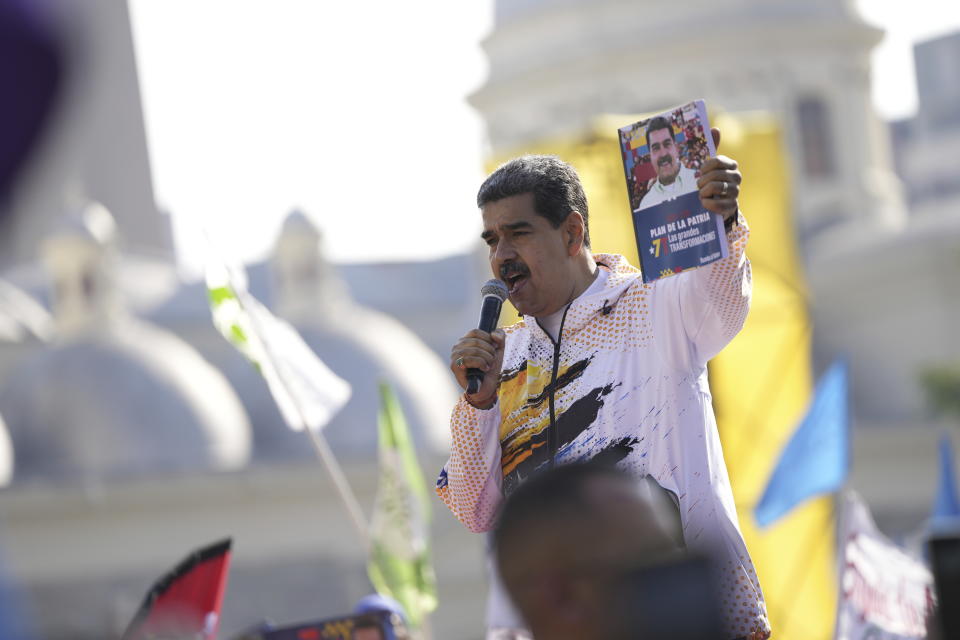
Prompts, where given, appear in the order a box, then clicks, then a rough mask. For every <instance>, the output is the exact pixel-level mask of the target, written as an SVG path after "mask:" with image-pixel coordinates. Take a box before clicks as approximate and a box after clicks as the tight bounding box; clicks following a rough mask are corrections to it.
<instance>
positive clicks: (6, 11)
mask: <svg viewBox="0 0 960 640" xmlns="http://www.w3.org/2000/svg"><path fill="white" fill-rule="evenodd" d="M38 4H41V3H28V2H26V1H24V0H0V95H2V96H3V99H2V100H0V202H2V201H3V200H4V199H5V198H6V196H7V194H8V192H9V190H10V187H11V185H12V184H13V181H14V179H15V178H16V175H17V172H18V169H20V167H21V166H22V164H23V161H24V159H25V158H26V157H27V155H28V153H29V151H30V149H31V147H33V145H34V142H35V141H36V140H37V137H38V136H39V134H40V132H41V131H42V130H43V125H44V124H45V122H46V120H47V118H48V117H49V115H50V113H51V111H52V107H53V105H54V103H55V101H56V97H57V95H58V90H59V88H60V83H61V79H62V76H63V56H62V48H61V46H60V42H59V40H58V39H57V37H56V34H55V33H54V30H53V29H51V28H50V25H49V24H48V23H47V22H46V21H45V20H44V15H43V14H42V13H41V11H40V10H39V9H38V8H37V5H38ZM0 211H2V208H0Z"/></svg>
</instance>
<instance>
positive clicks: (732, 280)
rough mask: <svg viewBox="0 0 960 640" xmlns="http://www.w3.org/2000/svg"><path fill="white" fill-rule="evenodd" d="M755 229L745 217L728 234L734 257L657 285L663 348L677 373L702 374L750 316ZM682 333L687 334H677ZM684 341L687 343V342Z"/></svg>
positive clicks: (657, 317) (658, 324) (659, 340)
mask: <svg viewBox="0 0 960 640" xmlns="http://www.w3.org/2000/svg"><path fill="white" fill-rule="evenodd" d="M749 237H750V228H749V227H748V226H747V221H746V219H745V218H744V217H743V214H742V213H738V214H737V224H736V225H734V226H733V227H732V228H731V229H730V231H729V232H728V233H727V243H728V247H729V255H728V256H727V257H726V258H723V259H722V260H717V261H716V262H713V263H711V264H708V265H705V266H703V267H699V268H697V269H691V270H690V271H685V272H683V273H681V274H679V275H676V276H672V277H669V278H663V279H662V280H658V281H657V282H656V283H655V289H656V290H655V294H654V295H655V298H654V300H655V301H654V305H653V312H654V316H655V325H654V326H655V329H654V331H655V333H656V334H658V335H657V343H658V347H659V348H660V350H661V353H662V354H663V355H664V358H665V360H666V361H667V362H669V363H670V364H671V365H672V366H673V368H675V369H681V370H685V371H688V370H691V369H697V368H699V367H702V366H704V365H705V364H706V363H707V361H709V360H710V358H712V357H713V356H715V355H717V354H718V353H720V350H721V349H723V347H725V346H726V345H727V343H728V342H730V341H731V340H733V338H734V337H735V336H736V335H737V333H738V332H739V331H740V329H741V328H743V323H744V322H745V321H746V319H747V312H748V311H749V310H750V295H751V291H752V274H751V270H750V261H749V260H748V259H747V254H746V250H747V239H748V238H749ZM680 327H682V328H683V331H682V332H681V331H677V329H678V328H680ZM681 336H682V338H681Z"/></svg>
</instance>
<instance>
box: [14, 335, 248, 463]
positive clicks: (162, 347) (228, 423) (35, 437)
mask: <svg viewBox="0 0 960 640" xmlns="http://www.w3.org/2000/svg"><path fill="white" fill-rule="evenodd" d="M0 408H2V411H3V413H4V415H5V417H6V419H7V423H8V425H9V429H10V434H11V437H12V440H13V447H14V451H15V455H16V473H15V481H20V480H25V479H34V478H40V477H43V478H56V479H68V478H72V477H78V476H79V477H86V478H89V477H110V476H118V475H126V474H134V473H154V472H167V471H178V470H185V469H209V468H213V469H229V468H236V467H240V466H242V465H243V464H245V462H246V461H247V459H248V457H249V453H250V442H251V433H250V425H249V422H248V420H247V416H246V414H245V412H244V411H243V408H242V406H241V405H240V401H239V399H238V398H237V396H236V394H235V393H234V392H233V390H232V389H231V388H230V386H229V385H228V384H227V381H226V380H225V379H224V377H223V376H222V375H221V374H220V373H219V372H218V371H216V370H215V369H214V368H213V367H212V366H211V365H210V364H208V363H207V362H206V361H205V360H204V359H203V358H201V357H200V356H199V355H198V354H197V352H196V351H194V349H193V348H192V347H190V346H188V345H187V344H186V343H184V342H183V341H181V340H180V339H179V338H177V337H176V336H173V335H172V334H169V333H166V332H164V331H161V330H158V329H155V328H152V327H149V326H147V325H143V324H140V323H136V322H134V321H127V322H125V323H124V324H122V325H118V326H116V327H112V328H111V329H110V331H109V332H106V331H105V332H102V333H100V334H97V335H91V336H88V337H86V338H85V339H81V340H73V341H70V342H67V343H64V344H59V345H53V346H49V347H46V348H44V349H42V350H41V351H40V352H39V353H37V354H36V355H34V356H33V357H31V358H29V359H28V360H27V362H25V363H24V364H23V365H22V366H21V367H20V368H19V369H18V371H17V372H16V373H15V374H14V376H13V379H12V380H11V381H10V382H9V383H8V384H7V386H6V387H5V388H4V389H3V390H2V392H0Z"/></svg>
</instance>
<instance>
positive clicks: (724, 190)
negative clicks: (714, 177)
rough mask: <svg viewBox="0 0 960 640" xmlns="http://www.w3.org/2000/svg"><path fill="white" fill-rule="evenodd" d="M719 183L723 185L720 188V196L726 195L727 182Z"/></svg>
mask: <svg viewBox="0 0 960 640" xmlns="http://www.w3.org/2000/svg"><path fill="white" fill-rule="evenodd" d="M720 184H722V185H723V186H722V187H721V188H720V197H721V198H722V197H724V196H726V195H727V183H726V182H721V183H720Z"/></svg>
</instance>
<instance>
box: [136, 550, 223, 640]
mask: <svg viewBox="0 0 960 640" xmlns="http://www.w3.org/2000/svg"><path fill="white" fill-rule="evenodd" d="M230 544H231V540H230V539H229V538H227V539H226V540H221V541H220V542H217V543H215V544H212V545H210V546H209V547H204V548H203V549H198V550H197V551H194V552H193V553H191V554H190V555H189V556H187V558H186V559H185V560H184V561H183V562H181V563H180V564H179V565H177V566H176V568H175V569H174V570H173V571H171V572H170V573H168V574H167V575H165V576H163V577H162V578H160V580H158V581H157V582H156V583H155V584H154V585H153V588H151V589H150V591H149V592H147V597H146V598H145V599H144V601H143V604H142V605H140V609H139V610H138V611H137V614H136V615H135V616H134V617H133V621H132V622H130V626H129V627H127V630H126V632H125V633H124V634H123V639H122V640H149V639H150V638H173V637H189V638H197V639H199V640H214V638H216V635H217V627H218V626H219V624H220V605H221V604H222V603H223V594H224V591H226V587H227V572H228V571H229V569H230Z"/></svg>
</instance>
